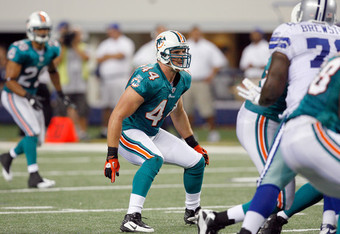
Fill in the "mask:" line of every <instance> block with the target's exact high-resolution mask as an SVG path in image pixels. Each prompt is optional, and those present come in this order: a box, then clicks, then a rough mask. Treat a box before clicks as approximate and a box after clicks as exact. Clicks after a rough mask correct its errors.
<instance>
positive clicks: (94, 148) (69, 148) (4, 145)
mask: <svg viewBox="0 0 340 234" xmlns="http://www.w3.org/2000/svg"><path fill="white" fill-rule="evenodd" d="M16 144H17V142H13V141H8V142H0V151H8V150H9V149H10V148H12V147H14V146H16ZM204 148H205V149H206V150H207V151H208V152H209V153H212V154H246V151H245V150H244V149H243V148H242V147H241V146H209V145H207V146H204ZM38 151H44V152H51V151H53V152H104V153H106V152H107V144H106V143H45V144H43V145H42V146H41V147H39V148H38Z"/></svg>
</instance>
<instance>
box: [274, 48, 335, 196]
mask: <svg viewBox="0 0 340 234" xmlns="http://www.w3.org/2000/svg"><path fill="white" fill-rule="evenodd" d="M339 97H340V55H338V56H336V57H334V58H333V59H331V60H330V61H329V62H328V63H327V64H326V65H325V66H324V67H323V69H322V70H321V72H320V73H319V75H318V76H317V77H316V78H315V80H314V81H313V82H312V83H311V85H310V87H309V89H308V92H307V94H306V96H305V97H304V99H303V100H302V101H301V104H300V106H299V108H298V109H297V110H296V111H294V112H293V114H292V115H291V116H290V117H289V118H288V122H287V123H286V126H285V130H284V133H283V136H282V140H281V146H280V148H281V151H282V156H283V158H284V160H285V162H286V163H287V165H288V166H289V167H290V168H291V169H292V170H294V171H295V172H296V173H299V174H301V175H303V176H304V177H306V178H307V179H308V180H309V181H310V182H311V183H312V184H313V185H315V187H316V188H317V189H318V190H320V191H321V192H323V193H325V194H327V195H329V196H332V197H337V198H340V180H339V178H340V117H339V113H340V112H339V111H340V109H339V108H340V107H339V100H340V99H339Z"/></svg>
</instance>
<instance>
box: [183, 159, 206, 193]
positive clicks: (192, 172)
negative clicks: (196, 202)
mask: <svg viewBox="0 0 340 234" xmlns="http://www.w3.org/2000/svg"><path fill="white" fill-rule="evenodd" d="M204 167H205V162H204V158H203V157H202V158H201V160H200V161H198V163H197V164H196V165H195V166H193V167H191V168H188V169H185V170H184V175H183V183H184V188H185V191H186V192H187V193H189V194H195V193H199V192H201V188H202V183H203V174H204Z"/></svg>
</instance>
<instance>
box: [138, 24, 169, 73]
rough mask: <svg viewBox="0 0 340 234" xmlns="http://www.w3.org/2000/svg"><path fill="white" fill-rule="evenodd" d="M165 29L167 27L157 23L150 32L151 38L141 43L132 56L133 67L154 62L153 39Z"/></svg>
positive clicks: (155, 52)
mask: <svg viewBox="0 0 340 234" xmlns="http://www.w3.org/2000/svg"><path fill="white" fill-rule="evenodd" d="M166 30H167V28H166V27H165V26H164V25H161V24H160V25H157V26H156V28H155V29H154V30H153V31H152V32H151V33H150V36H151V40H150V41H149V42H147V43H146V44H144V45H142V46H141V47H140V48H139V49H138V50H137V51H136V53H135V54H134V56H133V59H132V64H133V66H134V68H137V67H139V66H141V65H145V64H149V63H155V62H156V61H157V58H156V54H157V49H156V47H155V39H156V37H157V36H158V35H159V34H161V33H162V32H164V31H166Z"/></svg>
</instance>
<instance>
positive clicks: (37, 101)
mask: <svg viewBox="0 0 340 234" xmlns="http://www.w3.org/2000/svg"><path fill="white" fill-rule="evenodd" d="M25 98H27V100H28V103H29V104H30V105H31V106H32V107H33V108H34V109H36V110H41V109H42V108H43V104H42V103H41V101H42V99H43V98H42V97H39V96H35V95H32V94H30V93H26V94H25Z"/></svg>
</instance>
